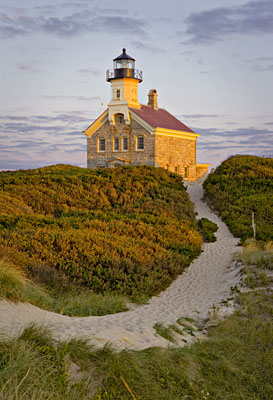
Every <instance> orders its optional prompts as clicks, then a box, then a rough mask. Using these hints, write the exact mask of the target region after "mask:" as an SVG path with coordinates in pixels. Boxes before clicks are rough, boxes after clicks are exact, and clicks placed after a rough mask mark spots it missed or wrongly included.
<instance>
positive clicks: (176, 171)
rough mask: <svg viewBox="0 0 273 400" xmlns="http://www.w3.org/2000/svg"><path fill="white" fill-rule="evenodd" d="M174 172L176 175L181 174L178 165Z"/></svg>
mask: <svg viewBox="0 0 273 400" xmlns="http://www.w3.org/2000/svg"><path fill="white" fill-rule="evenodd" d="M174 172H175V173H176V174H178V173H179V167H178V165H176V166H175V167H174Z"/></svg>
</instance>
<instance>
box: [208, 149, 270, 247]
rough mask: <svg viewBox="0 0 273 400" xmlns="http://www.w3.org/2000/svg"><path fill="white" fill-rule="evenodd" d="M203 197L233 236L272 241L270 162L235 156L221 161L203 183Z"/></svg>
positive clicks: (266, 159) (268, 160)
mask: <svg viewBox="0 0 273 400" xmlns="http://www.w3.org/2000/svg"><path fill="white" fill-rule="evenodd" d="M203 186H204V189H205V197H206V199H207V200H208V201H209V203H210V204H211V205H212V207H213V208H214V209H215V210H217V211H218V212H219V213H220V215H221V217H222V219H223V220H224V221H225V223H226V224H227V225H228V227H229V228H230V230H231V232H232V233H233V235H234V236H236V237H241V238H242V239H243V240H245V239H247V238H250V237H252V236H253V230H252V212H254V220H255V224H256V230H257V236H256V237H257V239H258V240H262V241H266V240H273V223H272V221H273V201H272V199H273V159H272V158H261V157H254V156H234V157H231V158H229V159H227V160H226V161H224V162H223V163H222V164H221V165H220V166H219V167H218V168H216V170H215V171H214V172H213V173H211V174H210V175H209V176H208V178H207V179H206V181H205V182H204V184H203Z"/></svg>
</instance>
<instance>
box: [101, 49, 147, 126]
mask: <svg viewBox="0 0 273 400" xmlns="http://www.w3.org/2000/svg"><path fill="white" fill-rule="evenodd" d="M142 76H143V73H142V71H139V70H137V69H135V59H134V58H133V57H131V56H129V55H128V54H127V53H126V49H123V50H122V54H121V55H120V56H118V57H116V58H115V59H114V60H113V69H108V70H107V71H106V81H107V82H110V83H111V89H112V91H111V93H112V98H111V101H110V103H109V104H108V109H109V113H108V120H109V123H110V125H115V118H114V116H115V115H116V114H122V115H123V117H124V122H125V124H126V125H130V113H129V107H133V108H137V109H140V108H141V105H140V103H139V101H138V84H139V83H140V82H142Z"/></svg>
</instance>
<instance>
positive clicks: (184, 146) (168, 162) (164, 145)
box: [155, 135, 196, 180]
mask: <svg viewBox="0 0 273 400" xmlns="http://www.w3.org/2000/svg"><path fill="white" fill-rule="evenodd" d="M155 161H156V165H157V166H159V167H163V168H166V169H168V170H169V171H171V172H176V173H178V174H180V175H182V176H183V177H184V178H185V179H188V180H195V179H196V140H195V139H193V140H192V139H183V138H178V137H172V136H165V135H164V136H163V135H156V137H155Z"/></svg>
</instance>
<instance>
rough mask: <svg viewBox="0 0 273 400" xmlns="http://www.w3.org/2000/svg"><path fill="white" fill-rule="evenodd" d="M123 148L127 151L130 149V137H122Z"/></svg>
mask: <svg viewBox="0 0 273 400" xmlns="http://www.w3.org/2000/svg"><path fill="white" fill-rule="evenodd" d="M122 150H123V151H127V150H128V138H127V137H124V138H123V139H122Z"/></svg>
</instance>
